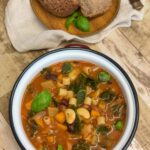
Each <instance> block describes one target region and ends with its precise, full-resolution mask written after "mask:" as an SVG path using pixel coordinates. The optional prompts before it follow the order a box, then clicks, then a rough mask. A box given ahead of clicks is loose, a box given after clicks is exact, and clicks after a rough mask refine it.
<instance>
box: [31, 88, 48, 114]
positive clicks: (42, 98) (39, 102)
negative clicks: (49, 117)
mask: <svg viewBox="0 0 150 150" xmlns="http://www.w3.org/2000/svg"><path fill="white" fill-rule="evenodd" d="M50 103H51V93H50V92H49V91H47V90H45V91H42V92H41V93H39V94H38V95H37V96H36V97H35V99H34V100H33V102H32V105H31V110H32V111H33V112H40V111H42V110H44V109H46V108H47V107H48V106H49V104H50Z"/></svg>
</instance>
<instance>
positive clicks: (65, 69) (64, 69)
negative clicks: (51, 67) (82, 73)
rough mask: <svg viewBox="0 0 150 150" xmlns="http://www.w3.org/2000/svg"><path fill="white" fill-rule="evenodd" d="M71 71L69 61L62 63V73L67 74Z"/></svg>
mask: <svg viewBox="0 0 150 150" xmlns="http://www.w3.org/2000/svg"><path fill="white" fill-rule="evenodd" d="M71 71H72V65H71V63H69V62H66V63H64V65H63V67H62V73H63V74H68V73H70V72H71Z"/></svg>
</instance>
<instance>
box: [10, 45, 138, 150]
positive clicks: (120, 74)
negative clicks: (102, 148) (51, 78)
mask: <svg viewBox="0 0 150 150" xmlns="http://www.w3.org/2000/svg"><path fill="white" fill-rule="evenodd" d="M68 47H69V48H68ZM68 47H65V48H62V49H57V50H54V51H50V52H48V53H46V54H44V55H42V56H40V57H39V58H37V59H36V60H34V61H33V62H32V63H31V64H30V65H29V66H27V67H26V68H25V70H24V71H23V72H22V74H21V75H20V76H19V78H18V80H17V81H16V83H15V85H14V88H13V90H12V94H11V97H10V105H9V107H10V108H9V115H10V116H9V117H10V123H11V128H12V131H13V133H14V136H15V138H16V140H17V142H18V143H19V145H20V147H21V148H22V149H26V150H35V148H34V146H33V145H32V144H31V143H30V141H29V139H28V137H27V136H26V133H25V131H24V129H23V125H22V121H21V103H22V98H23V95H24V92H25V90H26V87H27V85H28V84H29V83H30V82H31V81H32V79H33V78H34V77H35V76H36V75H37V74H38V73H39V72H40V71H41V70H42V69H43V68H45V67H48V66H50V65H52V64H55V63H57V62H61V61H67V60H81V61H88V62H91V63H94V64H96V65H98V66H101V67H103V68H104V69H105V70H107V71H108V72H110V73H111V74H112V75H113V77H114V78H115V79H116V80H117V81H118V83H119V85H120V86H121V88H122V91H123V94H124V96H125V99H126V103H127V120H126V127H125V131H124V133H123V136H122V137H121V139H120V140H119V142H118V143H117V145H116V146H115V147H114V149H115V150H123V149H127V147H128V146H129V144H130V143H131V141H132V139H133V137H134V135H135V132H136V129H137V125H138V119H139V105H138V98H137V94H136V91H135V88H134V86H133V84H132V82H131V80H130V78H129V76H128V75H127V74H126V72H125V71H124V70H123V69H122V68H121V67H120V66H119V65H118V64H117V63H116V62H115V61H113V60H112V59H111V58H109V57H107V56H105V55H104V54H101V53H99V52H96V51H93V50H90V49H89V48H88V47H86V46H81V47H80V46H79V47H76V46H68Z"/></svg>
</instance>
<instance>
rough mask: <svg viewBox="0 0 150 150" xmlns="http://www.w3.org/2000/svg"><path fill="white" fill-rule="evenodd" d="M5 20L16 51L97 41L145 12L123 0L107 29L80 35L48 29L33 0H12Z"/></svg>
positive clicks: (138, 18) (137, 18) (129, 23)
mask: <svg viewBox="0 0 150 150" xmlns="http://www.w3.org/2000/svg"><path fill="white" fill-rule="evenodd" d="M5 15H6V16H5V24H6V29H7V32H8V35H9V38H10V40H11V42H12V44H13V46H14V47H15V48H16V50H17V51H20V52H25V51H29V50H37V49H45V48H50V49H54V48H56V47H57V46H58V45H59V44H61V43H62V42H63V41H70V40H74V41H80V42H83V43H91V44H93V43H97V42H99V41H101V40H102V39H103V38H104V37H106V36H107V35H108V34H109V33H110V32H111V31H112V30H113V29H115V28H118V27H128V26H130V25H131V20H140V19H142V17H143V13H142V12H138V11H136V10H134V9H133V8H132V6H131V5H130V3H129V1H128V0H121V6H120V10H119V13H118V15H117V17H116V19H115V20H114V21H113V22H112V23H111V24H110V25H109V26H108V27H107V28H105V29H104V30H102V31H100V32H97V33H96V34H94V35H92V36H87V37H82V38H81V37H79V36H74V35H71V34H69V33H66V32H64V31H60V30H49V29H47V28H46V27H45V26H44V25H43V24H42V23H41V22H40V21H39V20H38V19H37V18H36V16H35V14H34V12H33V10H32V8H31V5H30V0H9V2H8V5H7V7H6V13H5Z"/></svg>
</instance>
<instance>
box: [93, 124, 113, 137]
mask: <svg viewBox="0 0 150 150" xmlns="http://www.w3.org/2000/svg"><path fill="white" fill-rule="evenodd" d="M109 131H110V128H109V127H108V126H106V125H103V124H102V125H99V126H98V127H97V129H96V132H97V134H99V133H101V134H102V135H105V134H107V133H108V132H109Z"/></svg>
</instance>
